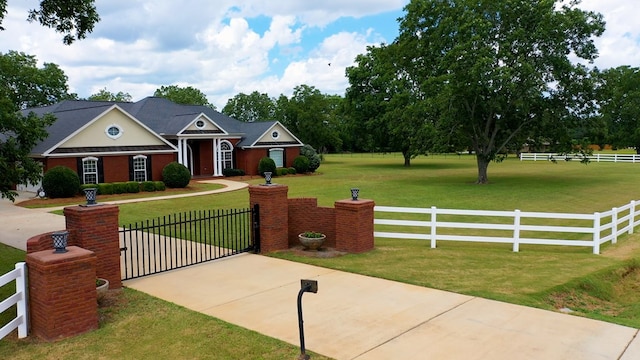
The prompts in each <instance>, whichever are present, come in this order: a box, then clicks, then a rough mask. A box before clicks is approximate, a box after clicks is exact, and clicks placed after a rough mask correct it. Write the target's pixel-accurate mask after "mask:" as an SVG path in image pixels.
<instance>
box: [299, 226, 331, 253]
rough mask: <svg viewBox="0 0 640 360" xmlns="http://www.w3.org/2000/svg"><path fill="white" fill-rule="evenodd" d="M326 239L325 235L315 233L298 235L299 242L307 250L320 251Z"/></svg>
mask: <svg viewBox="0 0 640 360" xmlns="http://www.w3.org/2000/svg"><path fill="white" fill-rule="evenodd" d="M326 239H327V236H326V235H325V234H323V233H319V232H315V231H305V232H303V233H301V234H300V235H298V240H299V241H300V244H302V246H303V247H304V249H305V250H318V249H319V248H320V247H321V246H322V244H323V243H324V241H325V240H326Z"/></svg>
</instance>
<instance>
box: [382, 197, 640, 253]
mask: <svg viewBox="0 0 640 360" xmlns="http://www.w3.org/2000/svg"><path fill="white" fill-rule="evenodd" d="M374 211H375V213H376V216H375V217H376V218H375V219H374V225H377V226H376V230H379V229H380V228H381V227H383V228H385V227H391V228H392V229H395V227H401V228H402V230H401V231H403V232H391V231H374V236H375V237H378V238H393V239H418V240H430V241H431V248H435V247H436V243H437V241H447V240H448V241H473V242H491V243H510V244H513V251H515V252H517V251H519V250H520V245H521V244H533V245H564V246H588V247H591V248H593V253H594V254H599V253H600V245H601V244H603V243H605V242H608V241H610V242H611V243H613V244H615V243H616V242H617V240H618V237H619V236H620V235H622V234H624V233H628V234H632V233H633V229H634V228H635V227H636V226H638V225H640V220H636V217H637V216H639V215H640V212H636V201H632V202H630V203H629V204H627V205H624V206H621V207H619V208H613V209H611V210H609V211H607V212H603V213H597V212H596V213H593V214H567V213H543V212H525V211H520V210H514V211H483V210H452V209H438V208H436V207H435V206H433V207H431V208H407V207H389V206H376V207H375V208H374ZM380 213H400V214H401V215H396V217H403V218H405V219H397V218H396V219H389V218H379V217H378V214H380ZM414 214H415V215H414ZM427 215H428V219H427V218H426V217H427ZM440 216H442V217H445V220H456V219H458V221H442V220H440V218H439V217H440ZM461 217H464V218H462V219H461ZM406 218H414V219H409V220H407V219H406ZM540 219H543V220H540ZM536 222H538V223H541V222H544V223H546V225H540V224H535V223H536ZM424 228H429V231H424V230H423V229H424ZM456 229H458V230H456ZM565 234H572V235H570V236H567V235H565ZM559 237H564V238H559Z"/></svg>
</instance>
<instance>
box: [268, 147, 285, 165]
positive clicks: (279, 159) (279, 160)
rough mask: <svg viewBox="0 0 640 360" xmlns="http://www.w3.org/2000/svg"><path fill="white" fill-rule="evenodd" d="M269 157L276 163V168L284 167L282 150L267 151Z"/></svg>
mask: <svg viewBox="0 0 640 360" xmlns="http://www.w3.org/2000/svg"><path fill="white" fill-rule="evenodd" d="M269 157H270V158H271V159H273V161H274V162H275V163H276V167H284V149H269Z"/></svg>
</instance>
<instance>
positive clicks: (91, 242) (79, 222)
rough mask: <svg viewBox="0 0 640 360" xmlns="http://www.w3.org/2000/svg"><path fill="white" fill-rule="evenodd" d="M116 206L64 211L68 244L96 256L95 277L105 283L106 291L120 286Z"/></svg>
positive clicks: (117, 210) (85, 207) (77, 208)
mask: <svg viewBox="0 0 640 360" xmlns="http://www.w3.org/2000/svg"><path fill="white" fill-rule="evenodd" d="M119 210H120V209H119V208H118V207H117V206H116V205H99V206H71V207H66V208H64V216H65V219H66V224H67V226H66V227H67V230H68V231H69V244H73V245H76V246H79V247H82V248H85V249H87V250H91V251H93V252H94V253H96V257H97V263H96V266H97V267H96V270H97V276H98V277H100V278H103V279H107V280H109V289H120V288H121V287H122V280H121V272H120V234H119V232H118V212H119Z"/></svg>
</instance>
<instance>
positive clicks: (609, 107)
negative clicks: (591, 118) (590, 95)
mask: <svg viewBox="0 0 640 360" xmlns="http://www.w3.org/2000/svg"><path fill="white" fill-rule="evenodd" d="M600 79H601V86H600V88H599V92H598V98H599V105H600V109H599V111H600V115H601V116H602V120H603V122H604V124H606V126H607V130H608V134H609V141H610V142H611V144H612V145H614V146H615V147H618V148H626V147H634V148H635V149H636V153H638V154H640V69H639V68H637V67H630V66H620V67H617V68H612V69H607V70H605V71H603V72H602V73H601V74H600Z"/></svg>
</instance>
